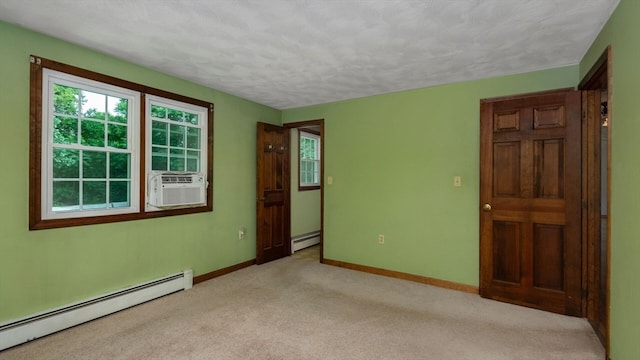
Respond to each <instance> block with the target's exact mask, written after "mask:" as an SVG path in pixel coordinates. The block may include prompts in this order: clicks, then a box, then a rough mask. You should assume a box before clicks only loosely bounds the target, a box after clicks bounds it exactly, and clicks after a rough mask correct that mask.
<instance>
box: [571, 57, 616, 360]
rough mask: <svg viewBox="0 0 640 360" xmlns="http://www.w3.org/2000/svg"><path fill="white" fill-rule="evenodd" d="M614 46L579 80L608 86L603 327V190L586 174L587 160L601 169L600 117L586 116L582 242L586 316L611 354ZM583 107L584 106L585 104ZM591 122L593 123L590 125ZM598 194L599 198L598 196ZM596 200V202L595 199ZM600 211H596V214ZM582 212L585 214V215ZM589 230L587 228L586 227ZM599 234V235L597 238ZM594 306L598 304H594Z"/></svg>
mask: <svg viewBox="0 0 640 360" xmlns="http://www.w3.org/2000/svg"><path fill="white" fill-rule="evenodd" d="M611 71H612V50H611V46H608V47H607V48H606V49H605V51H604V52H603V53H602V55H601V56H600V57H599V58H598V60H597V61H596V62H595V64H594V65H593V66H592V67H591V69H590V70H589V72H587V74H586V75H585V77H584V78H583V79H582V81H581V82H580V85H579V86H578V89H580V90H597V91H601V90H603V89H606V90H607V116H608V131H607V157H606V161H607V169H606V171H607V173H606V182H607V184H606V185H607V186H606V202H607V212H606V213H607V219H606V222H605V223H606V233H605V249H606V250H605V251H606V257H605V261H606V264H604V271H605V282H606V283H605V286H604V291H605V307H604V317H605V321H604V324H602V325H604V329H602V328H601V327H600V325H601V322H600V319H601V318H600V312H601V311H602V310H603V309H600V307H599V301H597V302H595V303H594V299H599V298H600V291H601V282H600V276H597V275H599V274H596V272H599V271H600V269H601V268H602V264H601V261H600V257H599V256H595V255H596V254H599V251H598V249H596V247H597V246H600V245H601V234H600V232H601V230H600V221H601V218H600V210H601V198H599V197H598V196H597V195H598V194H599V193H600V185H601V184H600V179H599V178H598V179H595V180H596V181H595V182H593V181H589V177H588V176H587V177H585V176H584V175H587V173H586V169H585V168H584V167H585V166H588V164H592V166H594V165H595V166H597V167H599V168H600V169H601V168H602V166H601V160H602V157H601V150H600V147H599V146H597V147H596V148H594V144H593V143H592V142H589V141H588V140H587V139H595V140H596V142H597V143H598V144H599V140H600V138H598V139H596V136H598V137H599V136H600V129H599V117H598V119H589V118H586V117H583V118H585V120H586V121H585V122H584V123H583V127H584V129H583V134H584V135H585V136H584V137H583V143H582V151H583V158H584V159H585V160H584V161H585V162H586V163H585V162H583V174H584V175H583V188H584V190H583V191H585V193H584V196H585V198H584V199H583V203H584V204H585V205H586V206H583V214H584V215H586V216H585V217H586V218H587V220H586V221H585V222H583V235H582V243H583V259H585V260H586V261H583V269H582V271H583V273H582V274H583V279H584V280H583V286H584V289H585V290H586V291H585V292H586V294H585V296H584V298H583V304H584V306H583V308H584V309H585V314H584V316H585V317H587V319H588V320H589V323H590V324H591V326H592V327H593V329H594V331H595V332H596V334H597V335H598V337H599V338H600V341H601V342H602V343H603V345H604V347H605V351H606V356H607V358H609V345H610V306H609V305H610V304H611V302H610V283H611V282H610V280H611V133H612V131H611V129H612V101H611V98H612V93H613V84H612V81H611V79H612V73H611ZM583 108H584V106H583ZM589 120H591V121H594V120H596V121H597V125H598V126H593V124H589V123H588V122H589ZM590 125H591V126H590ZM596 197H597V198H596ZM594 202H596V205H595V206H594V205H593V203H594ZM596 212H597V214H596ZM584 215H583V216H584ZM589 229H597V230H598V231H589ZM584 230H587V231H584ZM595 237H597V239H596V238H595ZM594 306H595V307H596V308H594Z"/></svg>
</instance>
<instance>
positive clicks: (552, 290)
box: [480, 91, 581, 315]
mask: <svg viewBox="0 0 640 360" xmlns="http://www.w3.org/2000/svg"><path fill="white" fill-rule="evenodd" d="M580 126H581V106H580V93H578V92H575V91H562V92H552V93H545V94H536V95H530V96H522V97H512V98H509V99H497V100H483V101H482V103H481V125H480V130H481V141H480V142H481V149H480V157H481V171H480V201H481V204H482V211H481V214H480V294H481V295H482V296H484V297H488V298H493V299H497V300H502V301H507V302H511V303H515V304H520V305H525V306H530V307H535V308H539V309H543V310H547V311H553V312H558V313H562V314H568V315H580V310H581V299H580V294H581V268H580V266H581V242H580V241H581V239H580V211H581V204H580V179H581V178H580V169H581V162H580V155H581V152H580V131H581V127H580Z"/></svg>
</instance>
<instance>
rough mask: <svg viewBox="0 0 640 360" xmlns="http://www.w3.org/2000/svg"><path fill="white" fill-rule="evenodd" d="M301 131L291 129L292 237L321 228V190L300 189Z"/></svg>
mask: <svg viewBox="0 0 640 360" xmlns="http://www.w3.org/2000/svg"><path fill="white" fill-rule="evenodd" d="M298 141H299V133H298V130H297V129H291V143H290V144H289V147H290V148H291V237H295V236H298V235H303V234H308V233H310V232H313V231H318V230H320V206H321V205H320V190H305V191H298V182H299V180H300V179H299V177H298V169H299V168H300V163H299V156H300V153H299V149H298Z"/></svg>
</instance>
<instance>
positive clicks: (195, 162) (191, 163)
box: [187, 150, 200, 172]
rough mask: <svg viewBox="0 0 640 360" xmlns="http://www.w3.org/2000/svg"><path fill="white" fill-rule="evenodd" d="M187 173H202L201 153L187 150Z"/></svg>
mask: <svg viewBox="0 0 640 360" xmlns="http://www.w3.org/2000/svg"><path fill="white" fill-rule="evenodd" d="M187 171H193V172H197V171H200V152H199V151H193V150H187Z"/></svg>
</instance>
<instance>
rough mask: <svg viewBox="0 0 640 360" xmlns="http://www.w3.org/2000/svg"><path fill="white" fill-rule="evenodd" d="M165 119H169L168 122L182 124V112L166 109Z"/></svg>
mask: <svg viewBox="0 0 640 360" xmlns="http://www.w3.org/2000/svg"><path fill="white" fill-rule="evenodd" d="M167 117H168V118H169V120H173V121H177V122H184V116H183V114H182V111H178V110H173V109H168V113H167Z"/></svg>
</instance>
